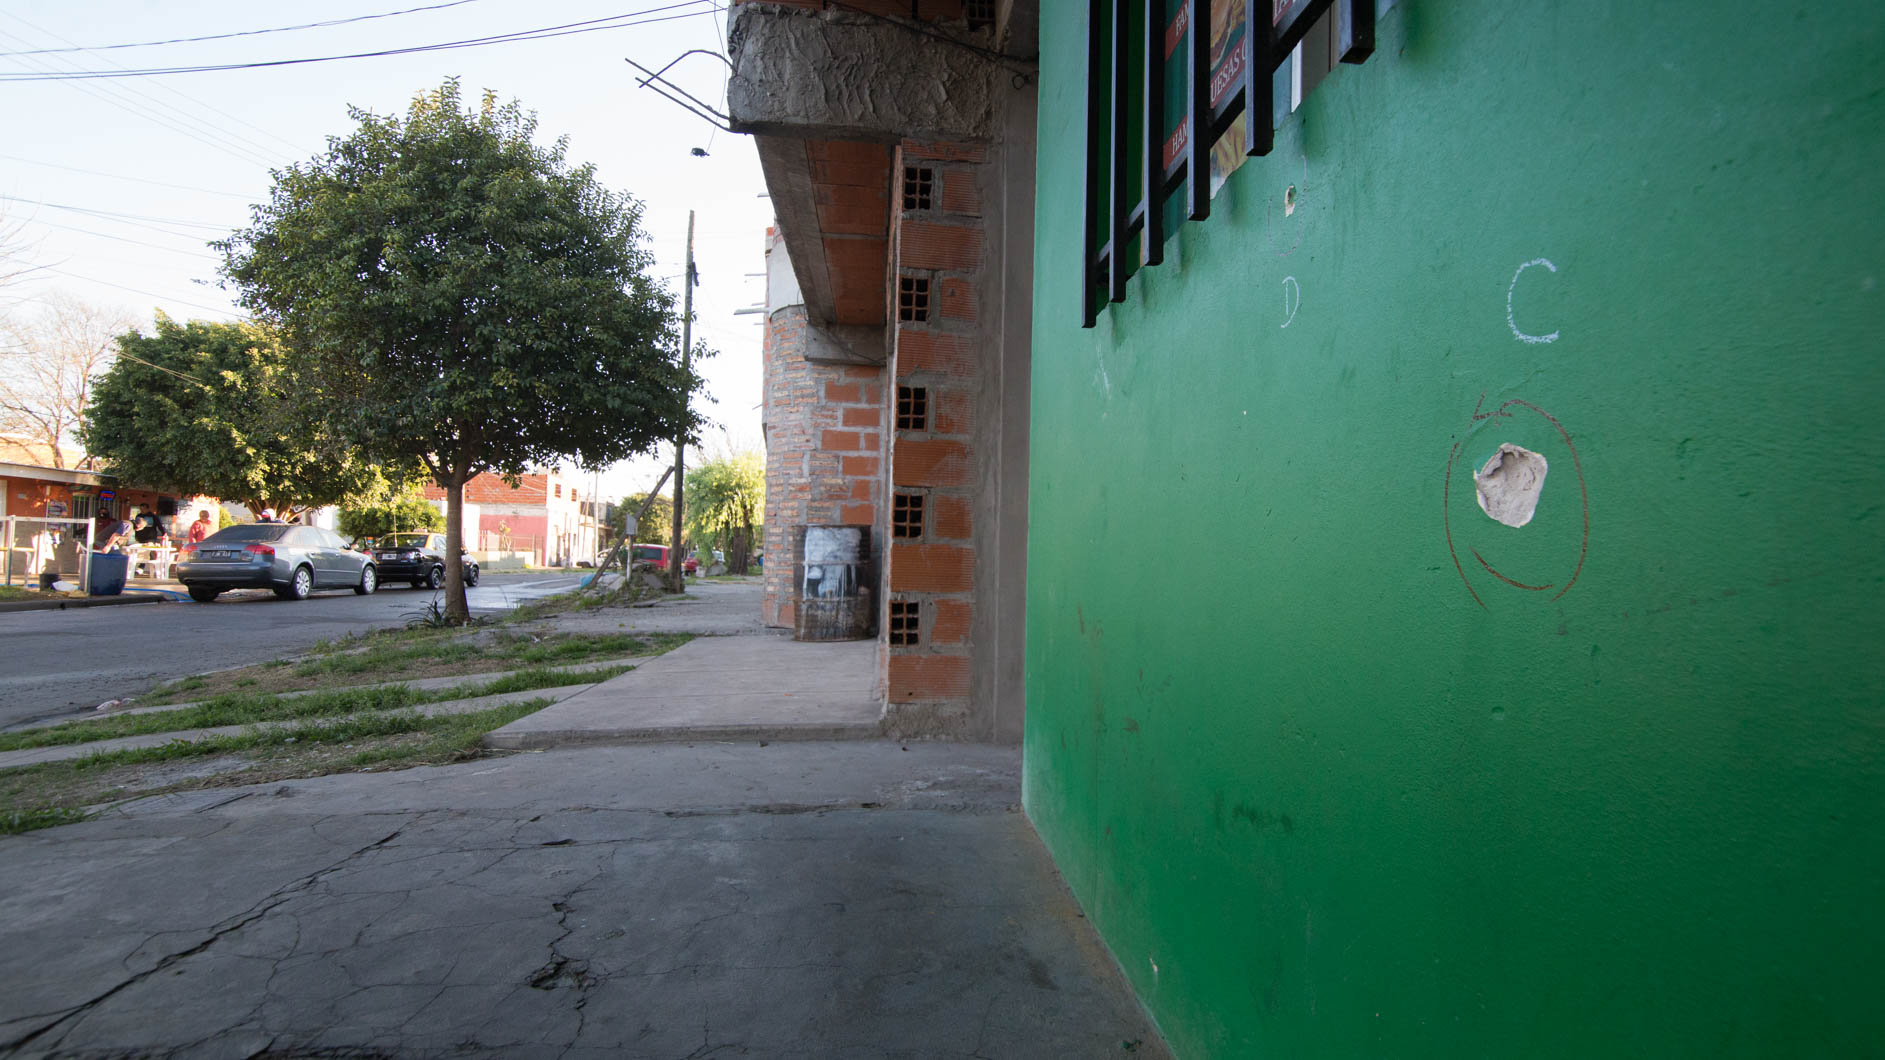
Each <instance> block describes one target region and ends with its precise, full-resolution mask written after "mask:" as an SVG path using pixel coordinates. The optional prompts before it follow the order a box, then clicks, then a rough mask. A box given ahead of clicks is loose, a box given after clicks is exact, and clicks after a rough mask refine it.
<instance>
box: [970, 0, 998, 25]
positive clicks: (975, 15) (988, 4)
mask: <svg viewBox="0 0 1885 1060" xmlns="http://www.w3.org/2000/svg"><path fill="white" fill-rule="evenodd" d="M962 15H963V17H964V18H966V19H968V20H969V28H970V29H987V28H988V27H990V26H992V25H994V24H995V0H963V4H962Z"/></svg>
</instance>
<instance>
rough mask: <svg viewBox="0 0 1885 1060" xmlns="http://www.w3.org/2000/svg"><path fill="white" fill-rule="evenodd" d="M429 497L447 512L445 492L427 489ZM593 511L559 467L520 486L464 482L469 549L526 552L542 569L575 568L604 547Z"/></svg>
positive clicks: (482, 478) (493, 478) (494, 478)
mask: <svg viewBox="0 0 1885 1060" xmlns="http://www.w3.org/2000/svg"><path fill="white" fill-rule="evenodd" d="M424 495H425V499H426V500H428V501H431V502H432V503H434V504H436V505H438V507H439V510H440V511H441V512H442V511H444V510H445V491H444V490H442V489H440V488H439V487H437V486H433V485H427V486H426V487H425V488H424ZM594 511H595V509H594V508H593V507H591V506H589V505H587V504H585V503H584V502H583V492H582V491H581V490H580V489H579V488H578V486H577V485H576V480H575V479H573V478H570V477H567V476H565V475H564V474H563V473H562V471H561V469H559V468H550V469H548V470H545V471H533V472H530V473H529V474H526V475H522V476H519V477H518V480H517V485H515V486H512V485H511V484H509V483H507V482H505V481H504V479H503V477H502V476H500V475H492V474H484V475H479V476H478V477H477V478H474V479H472V480H471V481H470V482H467V483H465V513H464V516H465V524H464V534H465V547H466V548H467V549H470V550H471V551H473V552H522V553H527V554H528V557H527V558H528V559H529V561H530V562H531V563H532V564H534V565H538V566H550V567H566V566H574V565H575V564H576V562H577V561H578V560H588V559H593V558H595V554H596V552H597V551H598V549H599V548H600V544H599V534H598V528H597V519H596V517H595V514H594Z"/></svg>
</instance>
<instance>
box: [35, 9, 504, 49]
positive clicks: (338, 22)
mask: <svg viewBox="0 0 1885 1060" xmlns="http://www.w3.org/2000/svg"><path fill="white" fill-rule="evenodd" d="M475 2H476V0H451V2H450V3H444V4H428V5H426V6H425V7H408V8H404V9H402V10H399V11H382V12H380V13H379V14H377V15H355V16H354V17H352V18H335V19H329V20H327V21H326V22H304V23H302V24H301V25H298V26H276V27H274V28H272V29H245V30H240V31H238V32H235V33H212V34H210V35H208V36H204V37H173V38H171V39H169V40H147V41H139V42H137V43H135V44H94V45H89V46H84V47H81V46H79V45H73V46H72V47H70V48H37V49H34V50H32V51H19V52H0V56H12V55H52V54H55V53H59V52H102V51H112V50H114V49H118V48H155V47H157V46H159V45H162V44H196V43H198V42H200V41H206V40H230V39H232V38H235V37H259V36H261V35H263V34H265V33H291V32H294V31H295V30H303V29H326V28H327V27H329V26H346V25H351V24H352V23H355V22H370V21H372V20H373V19H376V18H392V17H393V16H395V15H411V14H416V13H418V12H421V11H442V10H444V9H445V8H448V7H458V6H461V5H463V4H470V3H475Z"/></svg>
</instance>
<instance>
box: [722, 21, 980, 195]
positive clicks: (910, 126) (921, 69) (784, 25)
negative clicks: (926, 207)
mask: <svg viewBox="0 0 1885 1060" xmlns="http://www.w3.org/2000/svg"><path fill="white" fill-rule="evenodd" d="M728 38H729V40H730V41H731V42H732V43H731V45H730V50H731V51H732V58H733V74H732V77H731V78H730V79H729V80H728V82H727V112H728V114H729V115H730V116H731V118H732V121H731V124H732V127H733V130H734V131H735V132H744V133H763V134H771V135H775V136H801V137H807V138H812V139H826V140H873V141H877V142H880V143H895V142H897V141H899V140H902V139H905V138H909V139H914V140H934V141H950V142H956V143H962V142H980V141H987V140H990V139H992V138H993V137H994V135H995V110H996V91H997V86H998V85H999V84H1000V83H1002V79H1004V78H1006V77H1007V76H1009V75H1008V73H1007V72H1006V71H1003V70H1002V69H1001V68H1000V67H999V66H997V65H996V64H995V63H993V62H990V61H989V60H988V59H987V58H986V57H983V56H979V55H977V54H975V53H974V52H972V51H969V50H968V49H966V48H957V47H951V46H948V45H939V44H938V43H937V42H936V41H935V40H933V39H931V38H929V37H926V36H923V35H922V34H920V33H919V32H918V31H917V30H915V29H913V28H911V27H908V26H904V25H900V24H898V23H896V22H893V21H890V20H888V19H885V18H878V17H873V16H869V15H863V14H859V13H856V12H851V11H841V10H837V9H832V10H827V11H812V10H807V9H805V8H800V7H783V6H779V5H774V4H764V3H745V4H736V5H734V13H733V24H732V27H731V28H730V30H729V32H728ZM775 194H776V193H775Z"/></svg>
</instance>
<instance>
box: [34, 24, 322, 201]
mask: <svg viewBox="0 0 1885 1060" xmlns="http://www.w3.org/2000/svg"><path fill="white" fill-rule="evenodd" d="M6 15H8V17H9V19H13V21H15V23H19V25H23V26H26V28H28V30H34V32H38V34H45V36H49V38H53V40H58V41H66V43H72V41H70V40H66V38H62V36H58V34H55V32H51V30H47V28H43V26H38V25H34V23H28V21H26V19H23V17H19V15H15V13H11V11H8V13H6ZM9 36H13V34H9ZM13 40H25V38H19V36H13ZM28 62H34V64H38V68H40V70H47V66H45V60H28ZM57 62H58V64H62V66H64V68H66V70H68V72H70V70H74V68H77V64H75V62H74V60H70V58H64V57H60V58H57ZM106 62H109V64H111V66H115V68H117V70H126V66H124V64H123V62H115V60H111V58H106ZM53 74H60V70H53ZM123 91H124V92H130V94H134V96H139V98H143V100H149V104H151V106H156V108H168V109H170V113H173V115H175V117H179V119H183V121H185V123H196V132H198V134H205V136H209V138H213V140H226V141H230V143H234V145H238V147H241V149H243V151H249V149H253V151H254V153H256V158H258V160H260V162H262V164H264V166H266V164H270V160H271V157H273V155H275V151H273V149H270V147H266V145H262V143H256V141H254V140H251V138H247V136H243V134H239V132H234V130H230V128H224V126H222V124H219V123H211V121H204V119H200V117H196V115H192V113H185V111H183V109H179V108H177V106H175V104H166V102H160V100H156V98H155V96H151V94H149V92H145V91H141V89H136V87H130V85H124V87H123ZM164 91H166V92H170V94H172V96H177V98H181V100H185V102H188V104H194V106H198V108H204V109H207V111H211V113H217V115H222V117H226V119H230V121H234V123H238V124H247V126H249V128H254V130H256V132H262V134H264V136H268V138H271V140H275V141H277V143H287V145H288V149H290V151H292V149H294V143H288V141H287V140H283V138H279V136H275V134H273V132H270V130H266V128H260V126H256V124H251V123H247V121H243V119H239V117H236V115H232V113H228V111H222V109H217V108H213V106H209V104H205V102H202V100H196V98H192V96H185V94H183V92H179V91H175V89H170V87H164ZM238 157H241V155H238Z"/></svg>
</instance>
